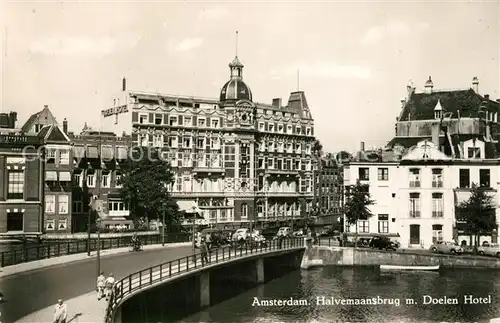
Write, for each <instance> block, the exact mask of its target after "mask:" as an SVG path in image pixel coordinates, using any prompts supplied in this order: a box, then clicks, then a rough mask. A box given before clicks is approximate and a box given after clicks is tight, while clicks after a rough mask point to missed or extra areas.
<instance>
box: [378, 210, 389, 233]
mask: <svg viewBox="0 0 500 323" xmlns="http://www.w3.org/2000/svg"><path fill="white" fill-rule="evenodd" d="M378 233H389V214H379V215H378Z"/></svg>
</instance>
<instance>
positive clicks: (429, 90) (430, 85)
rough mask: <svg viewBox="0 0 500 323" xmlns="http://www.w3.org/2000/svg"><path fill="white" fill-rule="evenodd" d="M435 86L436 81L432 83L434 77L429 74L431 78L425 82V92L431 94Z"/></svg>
mask: <svg viewBox="0 0 500 323" xmlns="http://www.w3.org/2000/svg"><path fill="white" fill-rule="evenodd" d="M433 87H434V83H432V79H431V77H430V76H429V79H428V80H427V82H425V89H424V93H427V94H430V93H432V88H433Z"/></svg>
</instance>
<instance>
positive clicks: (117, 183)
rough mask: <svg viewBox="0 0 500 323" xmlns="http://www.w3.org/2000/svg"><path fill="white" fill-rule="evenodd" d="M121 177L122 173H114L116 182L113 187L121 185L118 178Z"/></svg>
mask: <svg viewBox="0 0 500 323" xmlns="http://www.w3.org/2000/svg"><path fill="white" fill-rule="evenodd" d="M121 178H122V174H119V173H116V184H115V187H118V188H120V187H122V185H121V183H120V179H121Z"/></svg>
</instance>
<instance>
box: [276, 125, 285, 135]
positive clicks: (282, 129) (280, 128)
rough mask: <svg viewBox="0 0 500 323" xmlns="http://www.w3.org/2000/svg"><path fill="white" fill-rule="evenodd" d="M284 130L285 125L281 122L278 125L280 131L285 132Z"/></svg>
mask: <svg viewBox="0 0 500 323" xmlns="http://www.w3.org/2000/svg"><path fill="white" fill-rule="evenodd" d="M284 130H285V128H284V127H283V125H282V124H279V125H278V132H280V133H283V131H284Z"/></svg>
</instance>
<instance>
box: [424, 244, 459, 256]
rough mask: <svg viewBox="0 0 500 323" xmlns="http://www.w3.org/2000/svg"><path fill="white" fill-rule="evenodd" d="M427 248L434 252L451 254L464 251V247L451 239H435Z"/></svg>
mask: <svg viewBox="0 0 500 323" xmlns="http://www.w3.org/2000/svg"><path fill="white" fill-rule="evenodd" d="M429 249H430V251H432V252H435V253H446V254H451V255H454V254H458V255H460V254H462V253H463V252H464V249H462V247H460V246H459V245H458V243H456V242H453V241H437V242H436V243H434V244H433V245H432V246H431V247H430V248H429Z"/></svg>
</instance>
